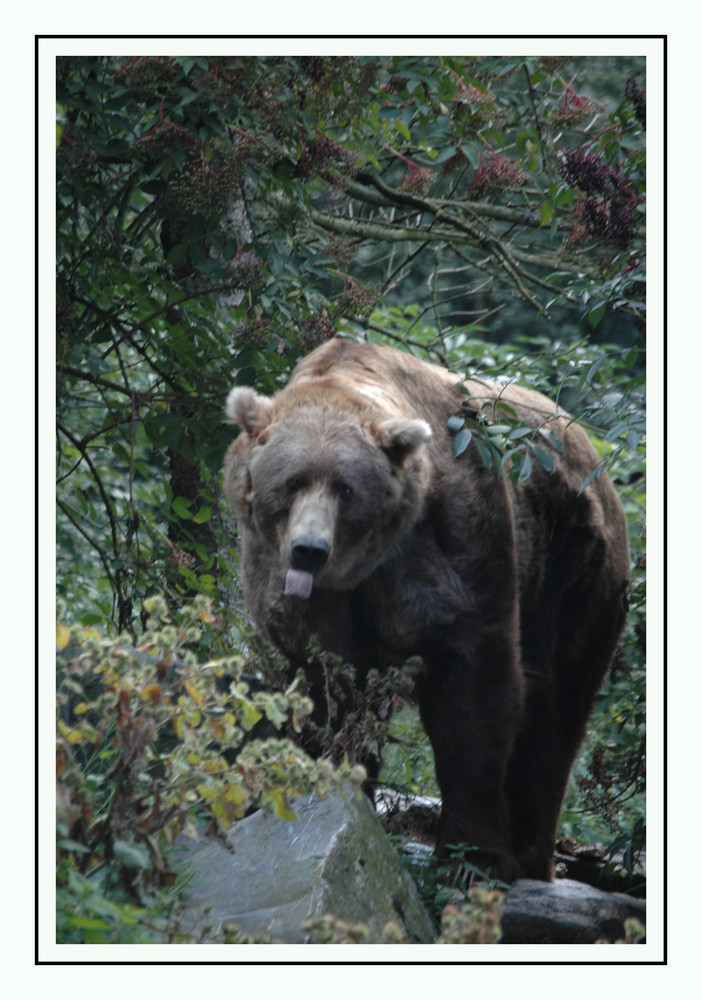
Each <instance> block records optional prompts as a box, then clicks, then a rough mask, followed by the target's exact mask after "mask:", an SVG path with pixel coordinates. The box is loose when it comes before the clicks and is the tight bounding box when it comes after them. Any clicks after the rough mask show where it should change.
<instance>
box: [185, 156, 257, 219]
mask: <svg viewBox="0 0 702 1000" xmlns="http://www.w3.org/2000/svg"><path fill="white" fill-rule="evenodd" d="M216 168H217V169H216V170H215V169H214V167H212V166H210V165H209V163H207V162H206V160H205V156H204V153H200V154H199V155H198V154H195V155H193V156H191V157H190V158H189V160H188V161H187V163H186V165H185V168H184V169H183V171H182V173H180V174H178V175H176V176H175V177H173V178H172V180H170V181H169V183H168V190H167V197H168V200H169V201H171V202H173V203H174V205H175V206H176V207H177V208H178V209H179V211H181V212H183V213H184V214H185V215H198V214H199V215H210V214H211V213H213V212H215V213H216V212H223V211H224V210H225V209H226V208H227V207H228V205H229V203H230V201H231V199H232V197H233V196H234V194H235V193H236V191H237V190H238V187H239V183H240V181H241V177H242V168H241V163H240V162H239V160H238V158H237V157H234V156H226V157H222V158H221V159H220V160H219V162H218V163H217V164H216Z"/></svg>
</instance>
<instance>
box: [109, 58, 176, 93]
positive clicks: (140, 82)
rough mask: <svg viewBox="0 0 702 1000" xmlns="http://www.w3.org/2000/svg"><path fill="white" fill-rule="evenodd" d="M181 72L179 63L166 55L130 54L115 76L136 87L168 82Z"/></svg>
mask: <svg viewBox="0 0 702 1000" xmlns="http://www.w3.org/2000/svg"><path fill="white" fill-rule="evenodd" d="M179 72H180V70H179V67H178V65H177V63H175V62H173V61H172V60H171V59H169V58H167V57H166V56H130V57H129V59H127V61H126V62H124V63H123V64H122V65H121V66H120V67H119V69H118V70H117V72H116V73H115V77H116V79H117V80H120V81H121V82H122V83H126V84H127V85H128V86H129V87H133V88H135V89H137V88H139V87H147V86H149V85H150V84H154V83H162V82H163V83H166V82H168V81H170V80H173V79H175V77H176V76H177V75H178V73H179Z"/></svg>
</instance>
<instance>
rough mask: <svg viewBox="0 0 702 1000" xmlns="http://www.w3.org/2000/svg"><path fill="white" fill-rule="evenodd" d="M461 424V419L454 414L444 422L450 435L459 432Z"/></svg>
mask: <svg viewBox="0 0 702 1000" xmlns="http://www.w3.org/2000/svg"><path fill="white" fill-rule="evenodd" d="M463 423H464V421H463V417H457V416H456V415H455V414H454V415H453V416H451V417H449V418H448V420H447V421H446V427H447V428H448V430H449V431H450V432H451V433H452V434H455V433H456V432H457V431H460V429H461V428H462V427H463Z"/></svg>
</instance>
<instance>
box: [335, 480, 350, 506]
mask: <svg viewBox="0 0 702 1000" xmlns="http://www.w3.org/2000/svg"><path fill="white" fill-rule="evenodd" d="M336 495H337V496H338V497H339V499H340V500H344V501H346V502H348V501H349V500H352V499H353V489H352V488H351V487H350V486H347V485H346V483H339V485H338V486H337V488H336Z"/></svg>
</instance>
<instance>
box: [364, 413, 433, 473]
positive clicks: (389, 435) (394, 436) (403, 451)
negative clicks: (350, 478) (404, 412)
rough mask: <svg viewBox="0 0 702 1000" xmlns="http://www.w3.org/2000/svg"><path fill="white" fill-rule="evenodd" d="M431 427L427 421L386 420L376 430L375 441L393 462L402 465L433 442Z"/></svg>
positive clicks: (417, 419)
mask: <svg viewBox="0 0 702 1000" xmlns="http://www.w3.org/2000/svg"><path fill="white" fill-rule="evenodd" d="M431 437H432V433H431V427H430V426H429V424H428V423H427V422H426V420H420V419H419V418H416V419H414V420H405V419H403V418H401V417H400V418H397V419H394V420H384V421H383V422H382V423H381V424H378V426H377V427H376V429H375V439H376V441H377V442H378V444H379V446H380V447H381V448H382V449H383V451H385V452H386V453H387V455H388V457H389V458H390V460H391V461H392V462H394V463H395V464H396V465H402V464H403V462H405V461H406V460H407V459H408V458H409V457H410V456H411V455H414V454H415V452H417V451H418V449H420V448H423V447H424V445H425V444H426V443H427V442H428V441H431Z"/></svg>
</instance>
